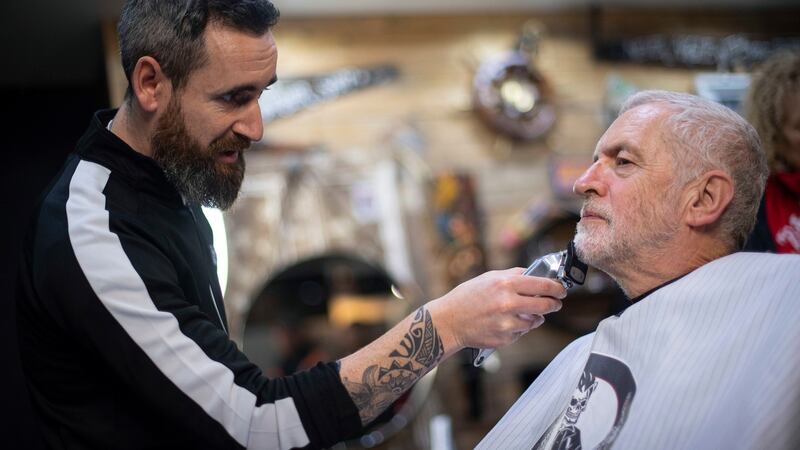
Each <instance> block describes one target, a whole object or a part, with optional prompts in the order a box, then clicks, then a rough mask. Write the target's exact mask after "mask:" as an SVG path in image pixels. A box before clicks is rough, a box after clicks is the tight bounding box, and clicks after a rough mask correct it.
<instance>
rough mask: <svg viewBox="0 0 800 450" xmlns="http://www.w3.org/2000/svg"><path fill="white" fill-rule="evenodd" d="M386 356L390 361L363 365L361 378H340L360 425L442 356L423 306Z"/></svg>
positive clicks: (400, 393)
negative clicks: (384, 364)
mask: <svg viewBox="0 0 800 450" xmlns="http://www.w3.org/2000/svg"><path fill="white" fill-rule="evenodd" d="M388 356H389V358H390V362H388V364H387V365H386V366H385V367H384V366H382V365H378V364H374V365H371V366H369V367H367V368H366V369H365V370H364V373H363V374H362V376H361V380H358V381H355V380H349V379H347V378H343V379H342V381H343V383H344V386H345V388H347V390H348V391H349V392H350V396H351V397H352V398H353V402H354V403H355V404H356V406H357V407H358V411H359V415H360V416H361V423H362V424H365V425H366V424H367V423H369V422H370V421H371V420H373V419H374V418H376V417H377V416H378V415H379V414H380V413H381V412H383V411H384V410H385V409H386V408H388V407H389V406H390V405H391V404H392V402H393V401H395V400H396V399H397V398H398V397H400V395H402V394H403V393H404V392H405V391H406V390H408V389H409V388H410V387H411V386H412V385H413V384H414V383H416V382H417V380H418V379H420V378H421V377H422V376H423V375H425V374H426V373H428V371H430V370H431V369H432V368H434V367H435V366H436V365H437V364H438V363H439V361H441V359H442V357H443V356H444V346H443V345H442V339H441V338H440V337H439V334H438V333H437V331H436V328H435V327H434V326H433V320H431V314H430V313H429V312H428V311H427V310H426V309H425V307H421V308H419V309H418V310H417V311H416V313H415V314H414V318H413V320H412V322H411V326H410V327H409V329H408V332H406V334H405V336H404V337H403V339H402V340H401V341H400V343H399V345H398V348H396V349H395V350H392V352H390V353H389V355H388Z"/></svg>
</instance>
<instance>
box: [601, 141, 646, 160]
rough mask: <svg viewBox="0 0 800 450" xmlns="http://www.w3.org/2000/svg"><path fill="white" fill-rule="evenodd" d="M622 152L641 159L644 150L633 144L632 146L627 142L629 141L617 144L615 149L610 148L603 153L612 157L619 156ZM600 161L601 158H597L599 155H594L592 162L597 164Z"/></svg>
mask: <svg viewBox="0 0 800 450" xmlns="http://www.w3.org/2000/svg"><path fill="white" fill-rule="evenodd" d="M621 151H626V152H628V153H631V154H633V156H635V157H637V158H641V157H642V150H641V149H640V148H639V147H637V146H635V145H633V144H631V143H630V142H627V141H625V142H621V143H619V144H616V145H614V146H613V147H610V148H609V149H608V150H606V151H603V152H601V153H604V154H610V155H614V156H616V155H619V153H620V152H621ZM598 159H599V157H598V156H597V153H595V154H593V155H592V162H596V161H597V160H598Z"/></svg>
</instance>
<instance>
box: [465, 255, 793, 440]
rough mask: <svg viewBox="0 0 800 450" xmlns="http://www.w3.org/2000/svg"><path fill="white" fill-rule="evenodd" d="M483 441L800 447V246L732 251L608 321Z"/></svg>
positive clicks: (567, 353) (558, 362)
mask: <svg viewBox="0 0 800 450" xmlns="http://www.w3.org/2000/svg"><path fill="white" fill-rule="evenodd" d="M566 301H569V298H567V299H566ZM477 448H479V449H503V450H506V449H526V450H528V449H548V450H549V449H560V450H561V449H564V450H566V449H594V448H600V449H606V448H614V449H637V450H639V449H759V450H761V449H796V448H800V256H798V255H771V254H758V253H736V254H733V255H729V256H726V257H723V258H720V259H718V260H715V261H713V262H710V263H708V264H706V265H704V266H702V267H700V268H698V269H697V270H695V271H693V272H691V273H689V274H688V275H686V276H684V277H682V278H679V279H678V280H676V281H674V282H672V283H669V284H666V285H664V286H662V287H660V288H658V289H656V290H655V291H653V292H651V293H650V294H649V295H646V296H645V297H644V298H642V299H641V300H639V301H638V302H636V303H634V304H633V305H631V306H630V307H629V308H628V309H626V310H625V311H624V312H623V313H622V314H620V315H619V316H612V317H609V318H607V319H605V320H603V321H602V322H601V323H600V325H599V326H598V327H597V330H596V331H595V332H594V333H591V334H589V335H587V336H583V337H581V338H579V339H577V340H576V341H574V342H572V343H571V344H570V345H569V346H568V347H567V348H566V349H564V350H563V351H562V352H561V353H560V354H559V355H558V356H557V357H556V358H555V359H554V360H553V362H552V363H550V365H549V366H548V367H547V368H546V369H545V371H544V372H542V374H541V375H540V376H539V377H538V378H537V379H536V381H534V382H533V384H531V386H530V387H529V388H528V389H527V390H526V391H525V393H524V394H523V395H522V397H520V398H519V400H517V402H516V403H515V404H514V405H513V406H512V407H511V409H510V410H509V411H508V412H507V413H506V415H505V416H504V417H503V418H502V419H501V420H500V422H499V423H498V424H497V425H496V426H495V427H494V428H493V429H492V430H491V431H490V432H489V434H488V435H486V437H485V438H484V439H483V441H481V442H480V444H478V447H477Z"/></svg>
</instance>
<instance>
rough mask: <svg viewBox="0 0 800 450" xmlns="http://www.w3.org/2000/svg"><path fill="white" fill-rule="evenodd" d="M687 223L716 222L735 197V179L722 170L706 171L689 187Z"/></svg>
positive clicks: (709, 223)
mask: <svg viewBox="0 0 800 450" xmlns="http://www.w3.org/2000/svg"><path fill="white" fill-rule="evenodd" d="M688 193H689V199H688V200H689V201H688V209H687V211H686V223H687V224H688V225H689V226H691V227H702V226H706V225H712V224H714V223H716V222H717V221H718V220H719V218H720V216H721V215H722V213H723V212H724V211H725V208H727V207H728V205H729V204H730V202H731V200H732V199H733V180H732V179H731V176H730V175H728V174H727V173H725V172H723V171H721V170H712V171H710V172H706V173H704V174H703V175H702V176H701V177H700V179H698V180H697V181H696V182H695V183H693V184H692V187H690V188H689V189H688Z"/></svg>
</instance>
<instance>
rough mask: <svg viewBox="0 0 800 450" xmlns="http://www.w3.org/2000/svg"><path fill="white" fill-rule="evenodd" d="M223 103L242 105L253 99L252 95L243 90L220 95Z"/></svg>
mask: <svg viewBox="0 0 800 450" xmlns="http://www.w3.org/2000/svg"><path fill="white" fill-rule="evenodd" d="M220 99H221V100H222V102H223V103H226V104H228V105H232V106H244V105H246V104H247V103H249V102H250V101H251V100H252V99H253V95H252V94H250V93H245V92H236V93H233V94H225V95H222V96H221V97H220Z"/></svg>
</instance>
